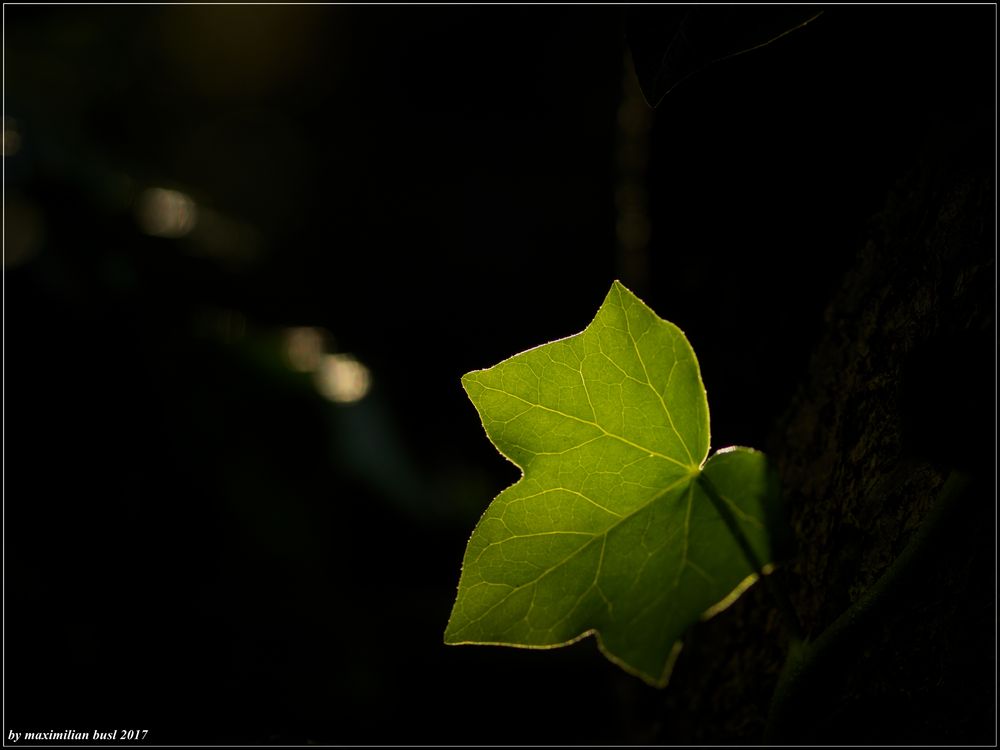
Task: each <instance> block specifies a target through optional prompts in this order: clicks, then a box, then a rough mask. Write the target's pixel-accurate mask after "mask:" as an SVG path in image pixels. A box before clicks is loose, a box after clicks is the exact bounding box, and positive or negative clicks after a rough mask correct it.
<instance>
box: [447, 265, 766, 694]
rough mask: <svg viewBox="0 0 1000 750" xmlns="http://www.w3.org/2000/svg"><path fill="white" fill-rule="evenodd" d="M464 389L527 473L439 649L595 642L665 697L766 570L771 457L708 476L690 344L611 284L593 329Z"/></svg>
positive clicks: (734, 455)
mask: <svg viewBox="0 0 1000 750" xmlns="http://www.w3.org/2000/svg"><path fill="white" fill-rule="evenodd" d="M462 384H463V385H464V387H465V390H466V392H467V393H468V394H469V397H470V398H471V399H472V402H473V404H474V405H475V407H476V409H477V410H478V411H479V414H480V416H481V417H482V420H483V425H484V427H485V428H486V433H487V435H488V436H489V438H490V440H491V441H492V442H493V444H494V445H495V446H496V447H497V449H498V450H499V451H500V453H502V454H503V455H504V456H506V457H507V458H508V459H510V460H511V461H512V462H513V463H514V464H516V465H517V466H518V467H520V468H521V469H522V471H523V473H524V476H523V477H522V478H521V479H520V481H518V482H517V483H516V484H515V485H513V486H512V487H509V488H508V489H506V490H504V491H503V492H501V493H500V495H499V496H498V497H497V498H496V499H495V500H494V501H493V503H492V504H491V505H490V507H489V508H488V509H487V511H486V513H485V514H484V515H483V517H482V519H481V520H480V521H479V524H478V525H477V527H476V529H475V531H474V532H473V534H472V538H471V539H470V540H469V545H468V548H467V550H466V553H465V559H464V562H463V565H462V576H461V580H460V582H459V587H458V598H457V600H456V602H455V606H454V608H453V610H452V613H451V619H450V620H449V622H448V627H447V630H446V632H445V642H446V643H450V644H464V643H477V644H492V645H507V646H519V647H525V648H550V647H555V646H564V645H567V644H569V643H572V642H574V641H576V640H579V639H580V638H583V637H585V636H587V635H591V634H594V635H596V637H597V641H598V644H599V646H600V649H601V651H602V652H603V653H604V654H605V655H606V656H607V657H608V658H609V659H611V660H612V661H613V662H615V663H616V664H619V665H620V666H622V667H623V668H625V669H626V670H628V671H629V672H632V673H634V674H637V675H639V676H640V677H642V678H643V679H645V680H646V681H647V682H650V683H652V684H654V685H657V686H663V685H665V684H666V682H667V680H668V678H669V675H670V670H671V667H672V665H673V661H674V659H675V658H676V656H677V654H678V652H679V650H680V638H681V636H682V635H683V633H684V631H685V630H686V629H687V628H688V627H690V626H691V625H692V624H693V623H695V622H696V621H697V620H698V619H699V618H703V617H707V616H710V615H711V614H713V613H714V612H716V611H720V610H721V609H723V608H724V607H725V606H728V604H729V603H730V602H731V601H732V600H734V599H735V598H736V597H737V596H739V594H740V593H741V592H742V591H743V590H744V589H745V588H746V587H747V586H748V585H749V584H750V583H752V582H753V580H754V579H755V577H756V576H755V568H757V569H759V566H760V564H763V563H768V562H769V561H770V558H771V550H770V544H769V540H768V534H767V531H766V526H767V524H766V520H767V519H768V518H769V517H770V514H771V511H772V510H773V507H774V505H775V503H776V500H777V496H778V493H777V487H776V484H775V480H774V477H773V474H772V473H771V472H770V471H769V470H768V467H767V462H766V459H765V457H764V455H763V454H761V453H758V452H756V451H753V450H750V449H747V448H727V449H724V450H722V451H719V452H717V453H716V454H715V455H714V456H712V458H710V459H708V460H707V461H706V457H707V456H708V449H709V418H708V401H707V399H706V396H705V388H704V385H703V384H702V381H701V373H700V371H699V368H698V361H697V359H696V358H695V354H694V351H693V350H692V349H691V345H690V344H689V343H688V341H687V339H686V338H685V337H684V334H683V333H682V332H681V331H680V329H679V328H677V326H675V325H673V324H672V323H669V322H667V321H665V320H661V319H660V318H659V317H657V316H656V314H655V313H654V312H653V311H652V310H650V309H649V308H648V307H647V306H646V305H645V304H644V303H643V302H642V301H641V300H639V299H638V298H637V297H635V296H634V295H633V294H632V293H631V292H630V291H628V289H626V288H625V287H624V286H623V285H622V284H620V283H619V282H615V283H614V284H613V285H612V287H611V290H610V292H609V293H608V296H607V298H606V299H605V300H604V304H603V305H601V308H600V309H599V310H598V312H597V316H596V317H595V318H594V320H593V322H592V323H591V324H590V325H589V326H587V328H586V329H585V330H584V331H582V332H581V333H579V334H577V335H575V336H570V337H569V338H565V339H561V340H559V341H554V342H552V343H549V344H545V345H543V346H539V347H537V348H535V349H531V350H529V351H526V352H523V353H522V354H518V355H516V356H514V357H511V358H510V359H508V360H505V361H504V362H501V363H500V364H498V365H496V366H494V367H491V368H489V369H486V370H477V371H475V372H470V373H469V374H467V375H465V376H464V377H463V378H462ZM706 479H707V481H706ZM706 485H707V488H708V491H709V492H711V494H712V495H714V496H715V497H712V496H710V495H709V494H706ZM748 558H750V559H754V558H755V559H754V562H755V564H754V565H752V564H751V563H750V562H748Z"/></svg>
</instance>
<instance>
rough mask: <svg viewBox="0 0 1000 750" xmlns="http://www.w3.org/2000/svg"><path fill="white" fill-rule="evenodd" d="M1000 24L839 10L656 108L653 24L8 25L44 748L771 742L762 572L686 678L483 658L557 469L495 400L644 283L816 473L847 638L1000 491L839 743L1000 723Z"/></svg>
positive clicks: (819, 522) (727, 430)
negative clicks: (489, 547) (462, 625)
mask: <svg viewBox="0 0 1000 750" xmlns="http://www.w3.org/2000/svg"><path fill="white" fill-rule="evenodd" d="M633 10H635V9H633ZM743 10H744V12H746V11H747V9H743ZM652 20H653V21H655V20H656V19H655V18H653V19H652ZM995 20H996V9H995V7H994V6H990V5H980V6H956V7H949V6H909V7H890V6H869V7H866V6H850V7H842V8H830V9H827V10H826V11H825V12H824V13H823V15H821V16H820V17H819V18H818V19H816V20H815V21H813V22H811V23H809V24H808V25H807V26H805V27H804V28H802V29H799V30H797V31H795V32H794V33H791V34H789V35H787V36H786V37H783V38H781V39H780V40H778V41H776V42H774V43H773V44H771V45H769V46H766V47H764V48H762V49H758V50H755V51H753V52H750V53H747V54H745V55H741V56H738V57H734V58H732V59H729V60H726V61H724V62H720V63H717V64H715V65H712V66H710V67H707V68H705V69H704V70H701V71H700V72H699V73H697V75H694V76H692V77H690V78H688V79H686V80H684V81H683V82H681V83H680V84H679V85H678V86H676V87H675V88H674V89H673V90H672V91H671V92H670V93H669V94H668V95H667V96H666V97H665V98H664V99H663V101H662V103H661V104H660V105H659V106H658V107H657V109H656V110H651V109H649V108H648V106H647V105H646V104H645V102H644V101H643V99H642V94H641V92H640V90H639V85H638V83H637V80H636V77H635V73H634V71H633V69H632V63H631V59H630V57H629V55H628V47H627V45H626V35H625V29H626V21H627V19H626V13H625V11H624V10H622V9H618V8H615V7H611V6H603V7H598V6H577V7H554V6H532V7H523V6H483V7H472V6H463V7H444V6H391V7H390V6H379V7H363V6H287V7H285V6H148V7H144V6H128V7H109V6H89V7H87V6H76V7H74V6H17V5H6V6H5V7H4V35H5V49H4V60H5V106H4V121H3V127H4V141H3V160H4V377H5V404H4V426H5V439H4V460H5V469H4V482H5V485H4V489H5V493H4V508H5V523H4V570H5V587H4V603H5V610H4V617H5V641H4V648H5V658H4V675H5V711H4V713H5V719H4V721H5V727H4V732H5V737H6V736H7V733H8V732H9V731H19V732H23V731H39V730H42V731H47V730H58V731H65V730H68V729H75V730H77V731H88V732H93V731H95V730H100V731H105V730H113V729H119V730H121V729H149V735H148V739H147V743H152V744H172V743H174V744H201V743H206V744H220V743H234V744H243V743H249V744H257V743H281V744H305V743H307V742H312V743H320V744H394V743H395V744H439V743H443V744H448V743H454V744H505V743H506V744H520V743H529V744H534V743H543V744H544V743H555V744H601V743H610V744H623V743H643V742H670V743H685V742H708V743H720V744H726V743H734V742H735V743H753V742H760V741H761V739H762V732H763V720H764V715H766V710H767V702H768V700H769V698H770V693H771V690H772V689H773V687H774V684H775V681H776V674H777V669H778V668H779V667H780V657H781V647H782V646H783V643H784V642H783V641H782V636H781V635H780V633H779V629H778V628H777V626H775V625H774V622H773V620H774V618H773V617H771V616H772V615H773V611H772V610H771V608H770V604H769V602H768V600H767V598H766V596H765V592H764V591H762V590H758V588H761V587H755V588H754V589H752V590H751V593H750V594H748V595H747V596H746V597H745V598H744V600H743V601H741V602H740V604H739V606H738V607H734V608H733V611H732V612H731V613H729V612H727V613H726V614H724V615H721V616H720V617H718V618H716V619H715V620H713V621H711V622H709V623H707V624H705V625H704V626H699V627H698V628H696V629H695V631H694V632H693V633H692V634H691V637H690V648H688V647H686V648H685V651H684V652H682V654H681V656H680V659H679V661H678V664H677V672H676V674H675V679H674V680H673V681H672V683H671V685H670V686H668V687H667V688H666V689H665V690H663V691H657V690H655V689H653V688H650V687H648V686H646V685H645V684H644V683H642V682H640V681H638V680H636V679H635V678H634V677H630V676H628V675H626V674H625V673H623V672H622V671H621V670H619V669H618V668H617V667H615V666H613V665H612V664H610V663H608V662H607V661H605V660H604V658H603V657H601V656H600V655H599V653H598V652H597V649H596V646H595V644H594V643H593V642H592V641H591V640H585V641H584V642H582V643H579V644H577V645H574V646H572V647H569V648H565V649H556V650H552V651H547V652H537V651H524V650H514V649H503V648H496V647H446V646H444V645H443V633H444V628H445V624H446V622H447V619H448V615H449V612H450V608H451V605H452V602H453V601H454V596H455V591H456V585H457V582H458V576H459V571H460V565H461V560H462V554H463V552H464V549H465V544H466V541H467V540H468V538H469V534H470V533H471V531H472V529H473V527H474V525H475V523H476V521H477V519H478V518H479V516H480V515H481V514H482V512H483V511H484V510H485V508H486V507H487V505H488V504H489V502H490V500H491V499H492V498H493V497H494V496H495V495H496V494H497V493H498V492H499V491H500V490H501V489H503V488H504V487H506V486H508V485H509V484H511V483H512V482H514V481H515V480H516V479H517V477H518V472H517V470H516V469H515V468H514V467H513V466H512V465H510V464H509V463H507V462H505V461H504V459H503V458H502V457H501V456H500V455H499V454H497V452H496V451H495V449H494V448H493V447H492V446H491V445H490V443H489V441H488V440H487V438H486V436H485V434H484V433H483V430H482V426H481V424H480V422H479V419H478V417H477V415H476V412H475V410H474V409H473V407H472V405H471V404H470V403H469V401H468V399H467V398H466V396H465V394H464V392H463V391H462V388H461V385H460V382H459V379H460V377H461V375H462V374H463V373H465V372H467V371H469V370H473V369H478V368H483V367H488V366H490V365H493V364H495V363H497V362H499V361H500V360H502V359H505V358H506V357H509V356H510V355H512V354H514V353H516V352H519V351H522V350H524V349H527V348H530V347H533V346H536V345H538V344H541V343H543V342H545V341H549V340H552V339H555V338H559V337H563V336H567V335H570V334H573V333H576V332H578V331H580V330H581V329H583V328H584V327H585V326H586V325H587V323H589V322H590V320H591V318H592V316H593V314H594V312H595V311H596V310H597V307H598V306H599V305H600V303H601V301H602V299H603V298H604V295H605V294H606V292H607V290H608V288H609V287H610V285H611V282H612V280H614V279H616V278H620V279H621V280H622V281H623V282H624V283H625V284H626V285H628V286H629V287H630V288H632V289H633V290H635V291H636V293H637V294H639V296H640V297H642V298H643V299H644V300H645V301H646V302H647V303H648V304H649V305H650V306H651V307H652V308H653V309H654V310H655V311H656V312H657V313H658V314H659V315H661V316H662V317H664V318H666V319H668V320H670V321H672V322H674V323H676V324H677V325H678V326H679V327H680V328H681V329H682V330H683V331H684V332H685V333H686V334H687V336H688V338H689V339H690V341H691V343H692V345H693V347H694V349H695V351H696V352H697V354H698V357H699V360H700V364H701V370H702V375H703V378H704V381H705V385H706V389H707V392H708V397H709V404H710V407H711V413H712V445H713V448H718V447H723V446H727V445H733V444H738V445H749V446H755V447H759V448H766V449H768V450H769V451H770V452H772V454H773V455H775V456H776V457H777V458H778V463H779V469H780V470H781V472H782V474H783V476H782V478H783V480H784V481H785V483H786V486H787V487H788V488H789V491H788V499H789V502H790V504H791V517H792V525H793V529H794V536H795V542H793V543H791V544H790V551H789V553H788V554H789V559H790V560H791V563H790V564H789V565H788V566H787V568H786V570H787V572H788V576H787V578H788V584H789V588H790V590H791V591H792V593H793V599H794V601H795V604H796V605H797V607H798V608H799V611H800V614H801V617H802V619H803V623H804V625H805V626H806V628H807V629H808V630H809V631H810V632H812V633H816V634H818V633H819V632H821V631H822V629H823V628H824V627H825V626H827V625H828V624H829V623H830V622H831V621H832V620H833V619H834V618H835V617H836V615H837V614H838V613H839V612H841V611H842V610H843V609H844V607H845V606H847V605H848V604H849V603H850V602H851V601H853V600H854V599H855V598H856V597H857V596H858V595H859V592H862V591H863V590H865V588H866V587H868V586H870V585H871V584H872V582H873V581H875V580H877V579H878V576H879V575H880V574H881V573H882V572H883V571H884V570H885V569H886V568H887V567H888V566H889V565H890V564H891V562H892V559H893V558H894V556H895V555H897V554H898V553H899V552H900V551H901V550H902V548H903V547H904V546H905V543H906V541H907V539H909V537H910V535H912V533H913V530H914V529H915V528H918V527H919V526H920V519H921V518H922V517H923V514H924V513H925V512H926V509H927V507H928V506H929V505H930V503H931V499H932V496H933V493H934V492H936V491H937V489H938V488H939V487H940V486H941V484H942V482H943V478H944V477H945V476H947V474H948V472H949V471H950V470H951V469H952V468H961V469H962V470H963V471H966V472H969V473H970V474H971V475H973V476H974V478H975V480H976V482H977V484H976V485H975V490H974V492H975V493H977V494H975V502H976V503H978V505H979V506H980V507H981V510H980V511H979V512H980V514H981V515H980V516H977V518H978V519H979V520H978V521H976V522H975V523H974V531H975V533H973V532H972V531H968V529H966V531H967V532H968V533H967V534H966V535H965V536H963V537H962V539H961V541H959V542H956V541H955V540H954V539H952V540H951V541H950V542H948V543H946V544H943V546H942V549H944V550H946V552H947V553H946V554H943V555H942V560H941V561H940V564H939V565H938V566H936V567H935V568H934V571H935V572H934V574H933V575H934V576H936V578H934V580H933V581H931V583H930V584H928V586H931V584H933V582H934V581H937V583H936V584H934V585H936V586H937V588H936V589H933V591H934V592H936V593H934V594H933V596H934V597H935V598H934V599H933V600H932V603H930V604H929V603H928V601H927V600H926V599H924V600H921V598H920V597H921V594H919V593H913V594H911V595H909V598H908V599H907V598H905V597H904V599H905V602H906V603H905V604H898V605H896V604H893V605H892V606H893V607H896V609H892V610H890V611H888V612H887V613H883V614H882V615H881V619H880V620H879V623H880V624H879V625H878V627H879V628H881V629H880V630H878V632H877V633H875V634H874V635H871V636H870V637H867V636H866V638H867V640H863V641H862V642H861V643H860V645H859V646H858V650H859V653H861V652H863V651H865V649H867V652H866V656H865V659H867V661H861V662H858V663H855V662H852V661H850V660H845V661H844V662H843V664H844V666H843V669H842V672H841V673H840V674H838V677H837V682H836V685H838V686H840V687H837V688H835V689H836V690H839V692H837V693H836V694H835V695H834V694H831V695H830V696H825V697H824V698H823V700H825V701H829V702H830V705H831V706H834V708H835V710H833V709H831V711H832V713H831V714H830V716H834V717H836V722H832V721H830V722H829V724H830V726H827V725H822V726H823V727H826V728H825V729H815V726H814V731H816V732H821V734H820V735H819V736H812V737H809V739H810V740H812V741H819V742H822V741H823V740H824V739H825V738H828V739H830V740H831V741H840V742H849V743H850V742H857V741H868V740H871V741H876V742H885V743H889V744H893V743H895V742H901V743H906V742H932V743H933V742H944V743H946V744H951V743H958V744H961V743H987V744H988V743H992V742H995V705H996V701H995V696H996V692H995V691H996V682H995V670H996V652H995V643H996V641H995V633H996V618H995V612H996V609H995V601H996V598H995V593H996V587H995V554H994V550H995V546H994V545H995V536H994V535H992V534H991V533H988V531H990V530H991V529H992V528H995V527H991V526H990V524H995V494H994V480H995V466H994V463H993V462H994V461H995V455H996V454H995V320H994V315H993V313H994V309H995V263H994V230H995V191H994V185H993V181H992V178H993V174H994V166H995V150H994V146H995V137H994V135H995V119H994V112H995V80H994V79H995V76H994V73H995V43H994V32H995ZM648 28H656V26H655V24H654V23H652V21H651V23H650V25H649V26H648ZM941 248H944V249H943V250H942V249H941ZM949 362H951V363H958V364H959V369H958V371H957V372H956V370H955V369H953V368H951V367H949V366H947V363H949ZM896 421H898V422H899V423H900V424H901V425H902V427H900V432H899V434H897V433H895V432H893V433H892V435H890V436H889V437H885V435H883V434H882V433H880V432H878V430H877V429H875V427H877V426H879V425H890V424H892V425H894V424H896ZM875 422H877V423H878V424H877V425H875V424H874V423H875ZM942 436H947V437H942ZM904 475H905V477H904ZM887 477H888V479H887ZM886 487H888V488H889V489H888V490H886V491H885V492H883V495H884V496H885V497H887V498H889V500H885V499H884V498H883V499H879V500H877V501H871V502H874V505H871V504H870V503H869V501H868V500H867V499H866V498H868V497H869V496H870V495H872V493H874V494H876V495H877V494H878V493H879V492H881V491H882V490H880V489H879V488H883V489H884V488H886ZM921 493H923V494H921ZM880 497H881V496H880ZM866 503H869V504H868V505H866ZM866 508H868V509H869V510H866ZM991 514H992V515H991ZM845 519H847V520H846V521H845ZM963 528H965V527H963ZM962 533H966V532H962ZM866 534H869V535H870V536H866ZM876 537H877V539H876ZM878 539H881V540H885V539H888V540H889V541H888V542H885V543H884V544H882V543H881V542H878V541H877V540H878ZM796 544H797V545H798V546H797V547H796ZM952 552H953V553H954V555H953V556H949V555H951V554H952ZM959 580H961V581H966V582H968V581H972V582H973V583H969V584H968V585H967V586H958V585H957V584H956V581H959ZM919 589H920V587H919V586H918V587H916V588H915V589H914V591H919ZM928 590H931V589H930V588H928ZM901 601H903V600H901ZM751 606H756V607H757V610H756V611H757V612H758V613H759V614H757V615H751V614H747V611H748V610H747V608H748V607H751ZM907 607H909V608H907ZM944 612H946V615H945V614H942V613H944ZM946 616H947V617H946ZM727 617H728V618H729V619H728V620H727V619H726V618H727ZM769 617H770V618H771V619H770V620H768V618H769ZM945 617H946V619H940V618H945ZM935 618H938V619H935ZM765 621H766V622H765ZM768 623H770V624H768ZM750 634H752V637H751V635H750ZM762 642H763V643H765V646H761V645H760V644H761V643H762ZM890 651H891V654H889V652H890ZM872 654H874V656H872ZM880 654H882V655H885V654H889V655H887V656H884V658H885V659H886V660H887V661H885V662H882V661H878V659H879V658H883V657H880ZM872 659H874V661H872ZM866 685H867V686H868V689H870V690H875V691H876V693H875V694H874V697H872V696H871V695H869V693H865V692H864V690H865V689H866V688H865V686H866ZM872 686H874V687H872ZM830 689H831V690H834V688H830ZM963 691H964V692H963ZM873 701H882V702H881V703H878V704H877V705H881V706H884V707H886V708H885V709H884V710H874V709H872V705H876V703H873ZM762 712H763V713H762ZM933 712H936V713H933ZM931 713H933V716H932V718H931V719H927V720H926V722H925V723H921V721H922V719H921V717H922V716H923V717H927V716H930V715H931ZM828 718H829V717H828ZM927 722H931V723H927ZM834 723H835V724H836V726H834ZM817 726H818V725H817ZM865 727H868V728H870V730H869V729H866V728H865ZM918 730H919V731H918ZM827 731H828V732H829V733H828V734H825V735H824V734H822V732H827ZM935 732H936V734H935Z"/></svg>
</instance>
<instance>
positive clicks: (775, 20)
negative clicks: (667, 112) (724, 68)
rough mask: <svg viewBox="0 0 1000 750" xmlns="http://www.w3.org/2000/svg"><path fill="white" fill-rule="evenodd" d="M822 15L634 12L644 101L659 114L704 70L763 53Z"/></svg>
mask: <svg viewBox="0 0 1000 750" xmlns="http://www.w3.org/2000/svg"><path fill="white" fill-rule="evenodd" d="M822 13H823V11H822V10H818V9H816V8H815V7H813V6H801V5H767V6H762V5H753V6H740V5H696V6H676V5H670V6H634V7H630V8H629V9H628V12H627V15H626V22H625V29H626V30H625V35H626V37H627V39H628V44H629V47H630V49H631V51H632V63H633V65H634V66H635V71H636V75H637V76H638V78H639V86H640V87H641V88H642V93H643V96H645V97H646V101H647V102H648V103H649V106H651V107H654V108H655V107H657V106H659V104H660V102H661V101H662V100H663V97H665V96H666V95H667V94H668V93H669V92H670V90H671V89H673V88H674V87H675V86H676V85H677V84H679V83H681V82H682V81H684V80H685V79H687V78H689V77H690V76H692V75H694V74H695V73H697V72H698V71H700V70H702V69H703V68H705V67H707V66H709V65H711V64H712V63H716V62H720V61H721V60H725V59H727V58H730V57H735V56H736V55H740V54H743V53H744V52H750V51H751V50H755V49H758V48H759V47H764V46H766V45H768V44H770V43H771V42H774V41H776V40H778V39H780V38H781V37H783V36H785V35H786V34H788V33H791V32H792V31H795V30H796V29H799V28H801V27H803V26H805V25H806V24H808V23H810V22H811V21H814V20H816V19H817V18H818V17H819V16H820V15H822Z"/></svg>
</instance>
